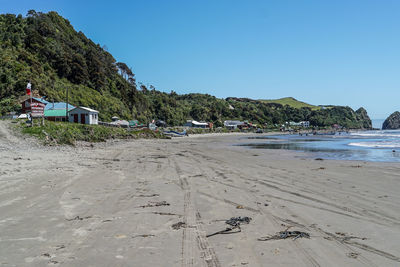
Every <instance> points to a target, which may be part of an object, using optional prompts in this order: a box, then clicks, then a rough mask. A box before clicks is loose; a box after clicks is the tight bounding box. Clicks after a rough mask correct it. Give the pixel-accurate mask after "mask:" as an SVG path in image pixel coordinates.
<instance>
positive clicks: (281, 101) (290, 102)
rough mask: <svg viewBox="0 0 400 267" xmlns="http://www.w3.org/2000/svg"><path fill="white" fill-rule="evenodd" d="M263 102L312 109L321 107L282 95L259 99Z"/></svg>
mask: <svg viewBox="0 0 400 267" xmlns="http://www.w3.org/2000/svg"><path fill="white" fill-rule="evenodd" d="M260 101H261V102H263V103H276V104H281V105H283V106H285V105H289V106H291V107H293V108H303V107H307V108H311V109H312V110H319V109H321V107H319V106H314V105H311V104H308V103H305V102H302V101H299V100H297V99H295V98H293V97H284V98H279V99H268V100H267V99H266V100H264V99H263V100H260Z"/></svg>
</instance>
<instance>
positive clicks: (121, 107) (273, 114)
mask: <svg viewBox="0 0 400 267" xmlns="http://www.w3.org/2000/svg"><path fill="white" fill-rule="evenodd" d="M28 81H31V83H32V87H33V88H32V89H33V90H34V91H36V92H37V93H38V94H40V95H41V96H46V97H47V100H48V101H65V98H66V91H67V88H68V89H69V101H70V103H71V104H73V105H82V106H87V107H91V108H94V109H97V110H99V111H100V119H101V120H109V119H110V118H111V117H112V116H115V115H117V116H120V117H121V118H126V119H132V118H135V119H138V120H139V121H141V122H144V123H146V122H149V121H151V120H152V119H161V120H164V121H166V122H167V123H168V124H169V125H181V124H183V123H184V122H185V121H186V120H187V119H195V120H205V121H212V122H214V123H215V125H216V126H221V125H222V123H223V121H224V120H226V119H239V120H249V121H251V122H254V123H260V124H265V123H267V124H268V125H272V124H281V123H284V122H286V121H302V120H309V121H310V122H311V124H312V125H318V126H329V125H332V124H334V123H338V124H341V125H343V126H346V127H349V128H362V127H364V128H369V127H371V121H370V120H369V118H368V115H367V114H366V111H365V110H364V109H360V110H358V111H357V112H354V111H353V110H352V109H351V108H349V107H333V108H329V109H314V108H312V107H301V108H295V107H292V106H290V105H282V104H279V103H270V102H268V101H258V100H251V99H240V98H227V99H218V98H216V97H213V96H210V95H205V94H188V95H178V94H176V93H175V92H173V91H171V93H164V92H160V91H157V90H156V89H155V88H154V87H151V88H146V87H145V86H143V85H141V86H137V82H136V79H135V75H134V73H133V71H132V69H131V68H130V67H129V66H127V65H126V64H125V63H123V62H116V60H115V59H114V57H113V56H112V55H111V54H110V53H108V52H107V51H106V50H105V49H103V48H102V47H101V46H100V45H99V44H95V43H94V42H93V41H91V40H90V39H88V38H87V37H86V36H85V35H84V34H83V33H82V32H76V31H75V30H74V28H73V27H72V25H71V24H70V22H69V21H68V20H67V19H64V18H62V17H61V16H59V15H58V14H57V13H56V12H49V13H40V12H36V11H34V10H31V11H29V12H28V14H27V16H26V17H23V16H22V15H17V16H16V15H13V14H4V15H0V113H4V112H7V111H10V110H14V109H16V107H17V105H16V104H17V103H18V98H19V97H21V96H23V95H24V93H25V86H26V84H27V82H28Z"/></svg>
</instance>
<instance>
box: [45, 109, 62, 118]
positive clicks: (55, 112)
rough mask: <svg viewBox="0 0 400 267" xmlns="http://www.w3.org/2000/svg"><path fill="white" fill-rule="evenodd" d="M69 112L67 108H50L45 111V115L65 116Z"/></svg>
mask: <svg viewBox="0 0 400 267" xmlns="http://www.w3.org/2000/svg"><path fill="white" fill-rule="evenodd" d="M66 115H67V112H65V109H49V110H45V111H44V116H45V117H65V116H66Z"/></svg>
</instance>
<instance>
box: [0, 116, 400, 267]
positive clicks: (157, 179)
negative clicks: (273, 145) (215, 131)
mask: <svg viewBox="0 0 400 267" xmlns="http://www.w3.org/2000/svg"><path fill="white" fill-rule="evenodd" d="M8 124H9V123H8V122H0V266H47V265H51V266H399V265H400V250H399V242H400V195H399V193H398V191H399V188H400V176H399V171H400V164H398V163H373V162H360V161H336V160H323V161H321V160H315V159H314V158H312V157H309V155H306V154H302V153H296V152H289V151H284V150H254V149H249V148H246V147H239V146H234V144H240V143H243V142H246V140H245V139H243V138H242V137H243V136H245V135H207V136H194V137H188V138H186V137H185V138H174V139H171V140H125V141H109V142H106V143H98V144H94V145H90V144H79V145H78V146H77V147H67V146H66V147H44V146H41V145H39V144H34V143H32V140H31V139H29V140H28V139H24V138H23V137H19V136H18V135H15V134H14V133H13V132H11V131H10V130H9V129H8V128H7V127H8ZM237 216H242V217H243V216H247V217H250V218H252V219H251V221H250V223H249V224H242V225H241V228H240V229H241V231H240V232H238V231H237V232H236V233H232V234H217V235H214V236H210V237H206V236H207V235H209V234H212V233H214V232H217V231H220V230H224V229H226V227H227V226H228V225H227V224H226V223H225V220H227V219H230V218H231V217H237ZM285 229H290V231H302V232H306V233H309V234H310V238H303V237H300V238H297V239H296V240H293V238H287V239H277V240H266V241H260V239H261V240H265V239H267V238H266V237H268V236H271V235H275V234H276V233H277V232H280V231H284V230H285Z"/></svg>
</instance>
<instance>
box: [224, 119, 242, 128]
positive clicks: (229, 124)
mask: <svg viewBox="0 0 400 267" xmlns="http://www.w3.org/2000/svg"><path fill="white" fill-rule="evenodd" d="M245 124H246V123H245V122H242V121H224V126H225V127H226V128H227V129H229V130H233V129H237V128H241V127H243V126H244V125H245Z"/></svg>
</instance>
